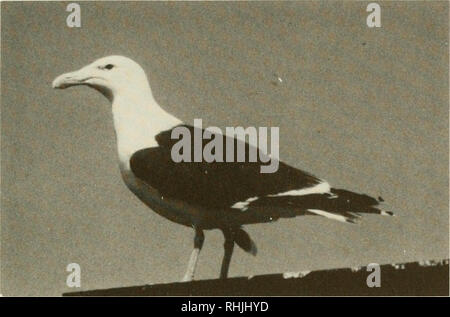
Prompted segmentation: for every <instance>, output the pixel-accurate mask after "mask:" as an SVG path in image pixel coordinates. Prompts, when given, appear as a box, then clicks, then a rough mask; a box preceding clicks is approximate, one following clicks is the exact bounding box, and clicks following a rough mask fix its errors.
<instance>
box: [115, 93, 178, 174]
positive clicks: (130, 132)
mask: <svg viewBox="0 0 450 317" xmlns="http://www.w3.org/2000/svg"><path fill="white" fill-rule="evenodd" d="M112 112H113V118H114V129H115V131H116V138H117V151H118V154H119V161H120V168H121V169H122V170H124V169H125V170H129V169H130V163H129V160H130V158H131V156H132V155H133V154H134V153H135V152H136V151H139V150H141V149H144V148H148V147H155V146H158V143H157V142H156V140H155V136H156V135H157V134H158V133H160V132H161V131H165V130H168V129H171V128H173V127H174V126H176V125H178V124H180V123H181V121H180V120H179V119H177V118H176V117H174V116H172V115H171V114H169V113H168V112H166V111H164V110H163V109H162V108H161V107H160V106H159V105H158V103H157V102H156V100H155V99H154V98H153V95H152V93H151V90H150V88H149V87H148V88H147V89H145V88H143V87H141V88H140V89H136V90H135V91H125V92H123V93H118V94H117V95H116V96H114V99H113V102H112Z"/></svg>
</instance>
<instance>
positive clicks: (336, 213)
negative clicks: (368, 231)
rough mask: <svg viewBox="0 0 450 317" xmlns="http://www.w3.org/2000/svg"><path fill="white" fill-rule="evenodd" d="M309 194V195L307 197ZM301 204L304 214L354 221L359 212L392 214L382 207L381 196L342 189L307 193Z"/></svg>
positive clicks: (358, 216) (359, 215)
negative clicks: (375, 196)
mask: <svg viewBox="0 0 450 317" xmlns="http://www.w3.org/2000/svg"><path fill="white" fill-rule="evenodd" d="M308 196H309V197H308ZM308 196H305V197H304V200H303V202H302V205H304V206H305V207H307V208H305V210H304V211H305V213H306V214H313V215H318V216H323V217H326V218H329V219H333V220H337V221H341V222H349V223H354V222H355V220H356V219H358V218H360V217H361V214H364V213H367V214H378V215H384V216H393V215H394V213H393V212H392V211H387V210H385V209H384V208H382V205H383V201H384V200H383V198H381V197H379V198H378V199H375V198H373V197H370V196H368V195H365V194H357V193H354V192H351V191H348V190H344V189H336V188H332V189H331V191H330V193H329V194H320V195H308Z"/></svg>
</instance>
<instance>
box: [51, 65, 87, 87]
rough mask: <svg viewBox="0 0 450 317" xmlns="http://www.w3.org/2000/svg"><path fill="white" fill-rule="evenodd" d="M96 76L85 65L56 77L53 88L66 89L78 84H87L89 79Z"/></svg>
mask: <svg viewBox="0 0 450 317" xmlns="http://www.w3.org/2000/svg"><path fill="white" fill-rule="evenodd" d="M92 78H94V76H92V75H91V74H90V72H89V69H88V68H86V67H84V68H82V69H80V70H77V71H75V72H71V73H66V74H62V75H60V76H58V77H56V78H55V80H54V81H53V83H52V87H53V88H58V89H65V88H67V87H71V86H76V85H86V84H88V81H89V79H92Z"/></svg>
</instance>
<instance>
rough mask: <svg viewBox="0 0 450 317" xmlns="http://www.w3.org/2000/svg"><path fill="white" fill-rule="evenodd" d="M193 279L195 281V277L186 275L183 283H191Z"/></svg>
mask: <svg viewBox="0 0 450 317" xmlns="http://www.w3.org/2000/svg"><path fill="white" fill-rule="evenodd" d="M193 279H194V276H192V275H190V274H187V273H186V275H184V277H183V279H182V280H181V281H182V282H191V281H192V280H193Z"/></svg>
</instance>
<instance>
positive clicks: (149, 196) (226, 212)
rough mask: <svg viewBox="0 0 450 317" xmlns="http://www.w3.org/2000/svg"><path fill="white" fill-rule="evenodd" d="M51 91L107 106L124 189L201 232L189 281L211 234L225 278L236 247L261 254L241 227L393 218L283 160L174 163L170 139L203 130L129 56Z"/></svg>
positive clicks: (96, 65)
mask: <svg viewBox="0 0 450 317" xmlns="http://www.w3.org/2000/svg"><path fill="white" fill-rule="evenodd" d="M52 86H53V88H58V89H65V88H68V87H72V86H87V87H90V88H93V89H95V90H97V91H98V92H100V93H101V94H102V95H104V96H105V97H106V98H107V99H108V100H109V102H110V103H111V105H112V117H113V121H114V130H115V135H116V141H117V153H118V158H119V160H118V162H119V169H120V173H121V177H122V179H123V181H124V183H125V184H126V186H127V187H128V188H129V190H131V192H133V193H134V194H135V195H136V196H137V197H138V198H139V199H140V200H141V201H142V202H143V203H144V204H145V205H147V206H148V207H149V208H150V209H152V210H153V211H155V212H156V213H158V214H159V215H161V216H163V217H165V218H167V219H168V220H170V221H173V222H175V223H178V224H181V225H184V226H188V227H192V228H193V230H194V232H195V235H194V248H193V250H192V252H191V255H190V258H189V262H188V267H187V270H186V273H185V275H184V277H183V281H191V280H193V279H194V273H195V269H196V265H197V260H198V257H199V254H200V250H201V248H202V246H203V242H204V231H205V230H212V229H219V230H221V231H222V232H223V235H224V257H223V260H222V266H221V270H220V278H221V279H224V278H227V276H228V269H229V266H230V262H231V256H232V253H233V249H234V245H235V244H236V245H238V246H239V247H240V248H242V249H243V250H244V251H246V252H248V253H250V254H253V255H256V252H257V248H256V244H255V243H254V241H253V240H252V239H251V238H250V236H249V235H248V233H247V232H246V231H245V230H244V229H243V226H244V225H248V224H258V223H270V222H274V221H276V220H278V219H280V218H292V217H296V216H303V215H316V216H321V217H326V218H329V219H331V220H336V221H340V222H344V223H355V220H357V219H359V218H360V217H361V214H363V213H367V214H378V215H391V216H392V215H393V213H392V212H391V211H385V210H384V209H382V208H381V205H382V204H383V199H382V198H381V197H379V198H378V199H376V198H373V197H370V196H368V195H365V194H359V193H354V192H351V191H347V190H345V189H337V188H333V187H331V186H330V184H329V183H328V182H326V181H325V180H323V179H320V178H318V177H316V176H314V175H312V174H309V173H307V172H305V171H302V170H300V169H297V168H294V167H292V166H289V165H287V164H285V163H283V162H281V161H279V159H277V160H278V161H279V162H278V164H279V167H278V170H277V171H276V172H274V173H261V172H260V167H261V166H262V165H263V164H265V163H264V162H262V161H261V160H259V159H258V160H257V161H256V162H249V161H248V160H245V161H244V162H236V161H235V162H225V161H224V162H217V161H215V162H205V161H202V162H174V160H173V159H172V157H171V148H172V146H173V145H174V144H175V143H176V141H177V140H175V139H172V131H173V130H174V129H175V128H179V127H183V128H185V129H188V130H189V131H190V132H192V133H191V135H194V134H195V132H202V131H196V129H199V128H198V127H195V126H191V125H189V124H186V123H184V122H182V121H181V120H180V119H178V118H176V117H175V116H173V115H171V114H170V113H168V112H167V111H165V110H164V109H163V108H162V107H161V106H160V105H159V104H158V102H157V101H156V100H155V98H154V97H153V94H152V91H151V88H150V84H149V81H148V78H147V76H146V73H145V71H144V70H143V69H142V67H141V66H140V65H139V64H138V63H136V62H135V61H133V60H132V59H130V58H127V57H124V56H107V57H103V58H100V59H98V60H96V61H94V62H93V63H91V64H89V65H87V66H84V67H82V68H81V69H79V70H77V71H74V72H70V73H65V74H62V75H60V76H58V77H57V78H56V79H55V80H54V81H53V83H52ZM216 137H220V138H223V143H222V144H228V143H227V139H228V138H233V136H228V135H226V134H221V135H216ZM228 141H230V140H228ZM240 142H244V143H245V145H244V146H245V149H246V152H245V153H246V158H248V153H249V150H250V149H251V147H252V146H253V145H249V144H248V143H246V142H245V140H239V139H238V138H236V137H234V138H233V139H232V140H231V143H233V144H234V145H236V146H237V145H238V144H239V143H240ZM204 145H205V142H203V146H204ZM241 145H242V144H241ZM235 148H236V147H235ZM273 159H275V158H273ZM266 162H267V161H266Z"/></svg>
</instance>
